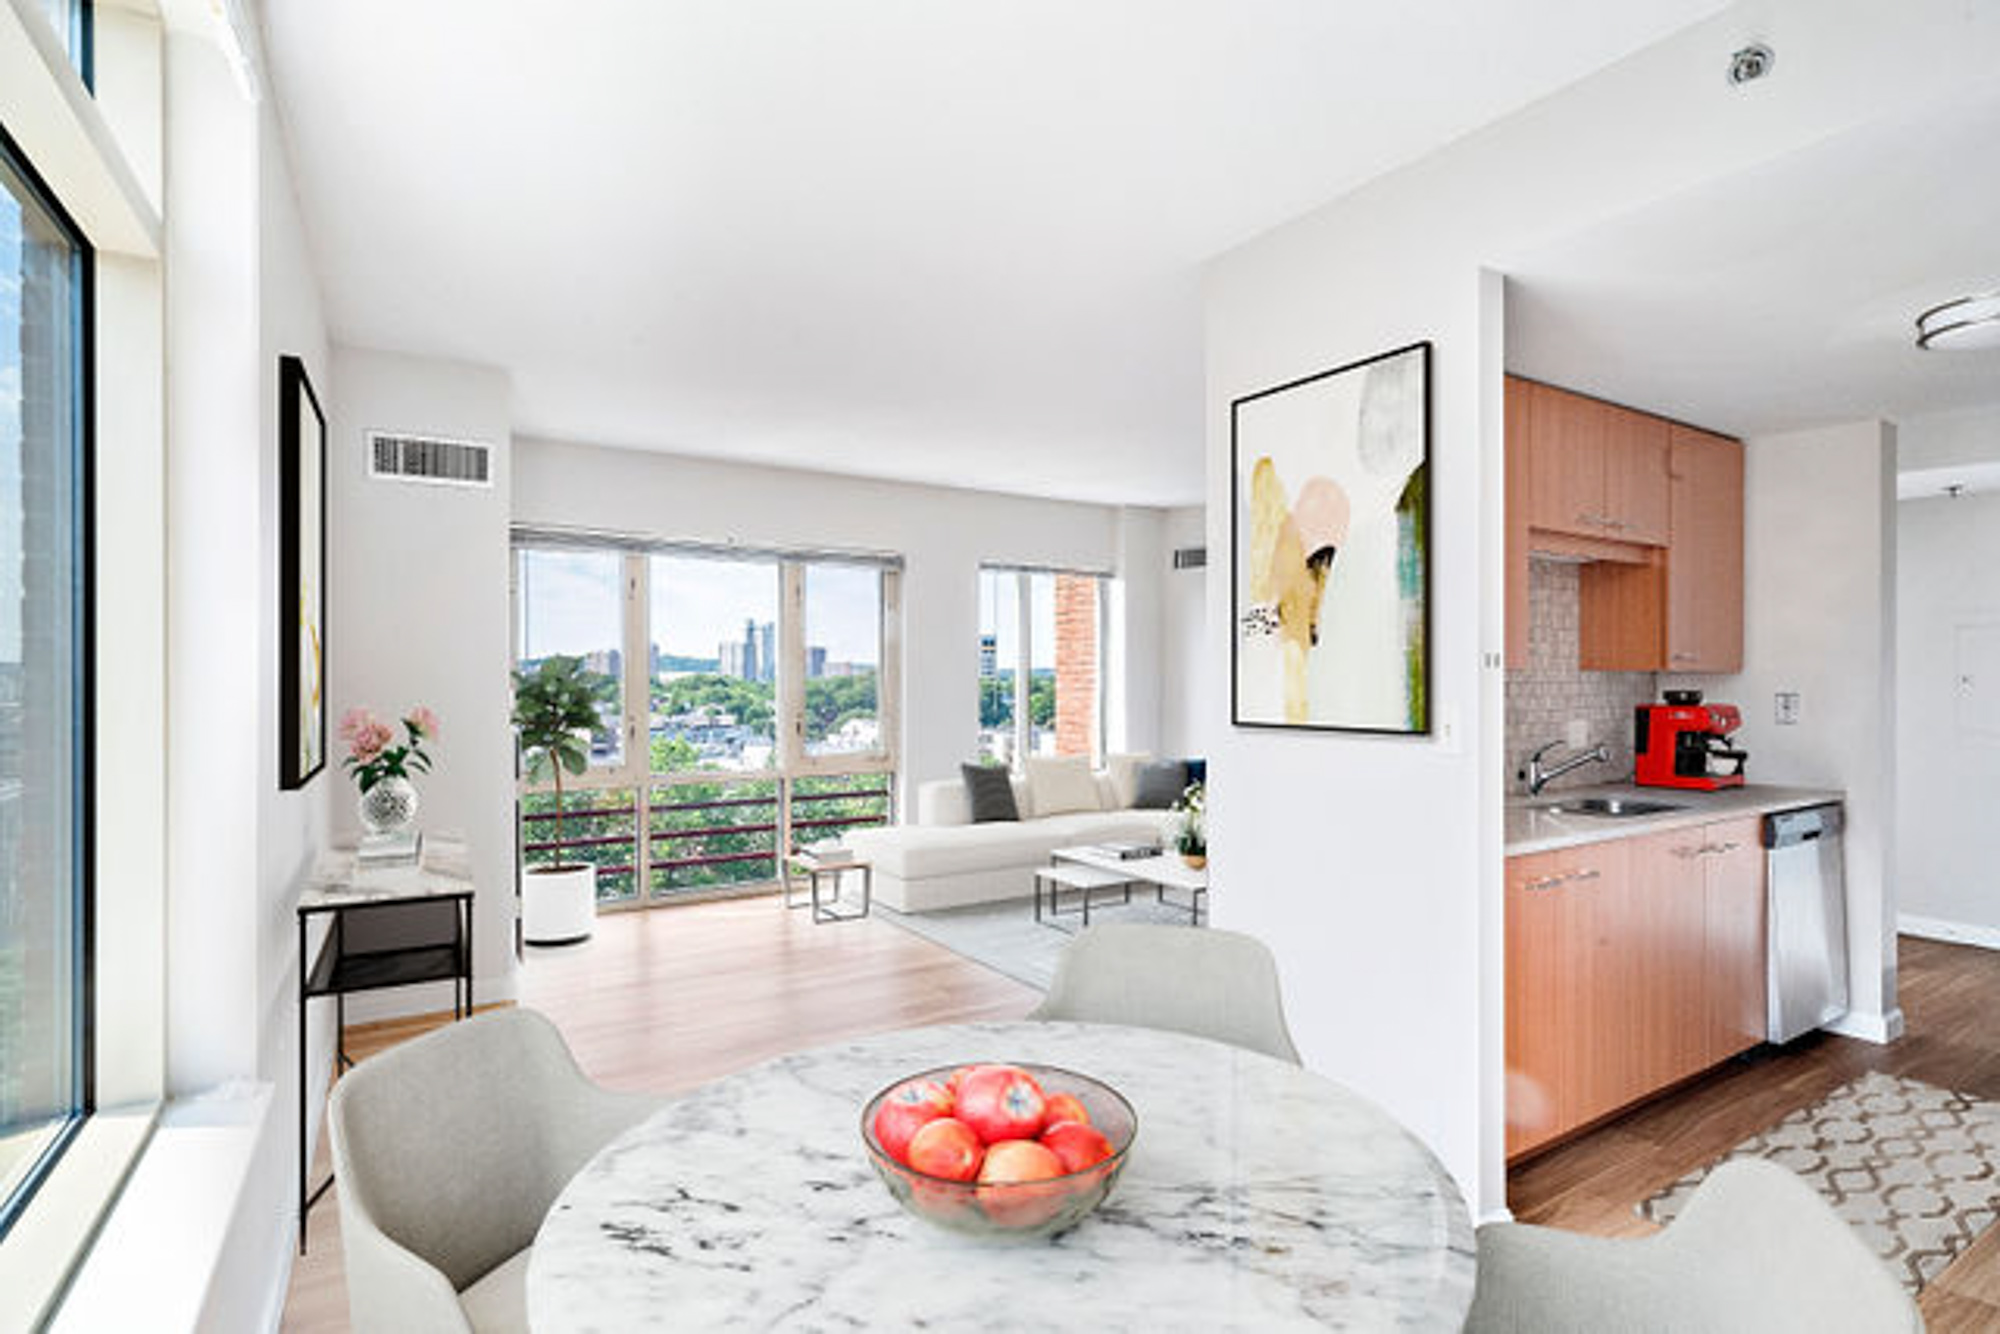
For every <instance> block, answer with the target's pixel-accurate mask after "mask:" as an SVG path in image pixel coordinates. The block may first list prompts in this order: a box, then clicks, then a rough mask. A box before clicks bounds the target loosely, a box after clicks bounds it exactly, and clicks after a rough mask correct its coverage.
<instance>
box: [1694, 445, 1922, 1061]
mask: <svg viewBox="0 0 2000 1334" xmlns="http://www.w3.org/2000/svg"><path fill="white" fill-rule="evenodd" d="M1895 464H1896V430H1895V428H1894V427H1893V426H1889V425H1886V424H1885V423H1882V422H1857V423H1853V424H1850V425H1845V426H1837V427H1829V428H1826V429H1823V430H1814V431H1796V432H1791V433H1788V434H1785V435H1773V436H1761V437H1753V438H1751V439H1749V440H1746V441H1745V442H1744V498H1743V521H1744V551H1743V567H1744V594H1743V629H1744V639H1743V662H1744V670H1743V671H1742V672H1741V673H1739V674H1737V675H1734V676H1672V677H1665V678H1662V681H1661V684H1662V686H1664V687H1667V688H1671V687H1673V686H1676V685H1693V686H1696V687H1698V688H1700V689H1701V690H1703V691H1705V692H1706V693H1707V695H1708V697H1709V698H1710V699H1714V700H1721V701H1727V702H1730V703H1734V704H1737V705H1739V706H1740V707H1741V708H1742V710H1743V730H1742V731H1741V732H1740V733H1738V734H1737V740H1738V741H1740V742H1741V743H1742V744H1743V747H1744V749H1745V750H1747V751H1749V753H1750V760H1749V772H1750V776H1751V779H1752V781H1754V782H1759V783H1784V784H1796V785H1801V786H1807V787H1827V788H1839V789H1842V790H1844V791H1845V792H1846V793H1847V820H1848V823H1847V834H1846V853H1847V913H1848V921H1847V937H1848V981H1849V988H1848V994H1849V1014H1848V1017H1847V1019H1845V1020H1843V1021H1842V1022H1841V1024H1840V1025H1839V1028H1840V1029H1841V1031H1844V1032H1849V1033H1852V1034H1853V1035H1855V1036H1858V1037H1867V1038H1872V1039H1875V1040H1877V1041H1880V1040H1882V1039H1884V1038H1885V1037H1893V1036H1894V1035H1895V1034H1897V1033H1899V1032H1901V1031H1902V1013H1901V1011H1900V1010H1899V1009H1898V1008H1897V1007H1896V1000H1895V997H1896V948H1895V946H1896V939H1895V916H1896V904H1895V900H1896V888H1895V885H1896V869H1895V868H1896V862H1895V844H1896V818H1897V817H1896V809H1897V806H1898V804H1899V801H1900V798H1899V796H1898V792H1897V777H1896V774H1897V769H1896V745H1895V735H1896V733H1895V718H1896V618H1897V606H1896V583H1897V574H1896V563H1897V551H1896V487H1895ZM1781 690H1782V691H1797V692H1798V693H1799V694H1800V696H1801V701H1800V720H1799V722H1798V724H1797V725H1787V726H1780V725H1778V723H1777V722H1776V721H1775V701H1774V699H1773V696H1774V695H1775V694H1776V693H1777V692H1778V691H1781Z"/></svg>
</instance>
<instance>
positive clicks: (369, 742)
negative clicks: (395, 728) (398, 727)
mask: <svg viewBox="0 0 2000 1334" xmlns="http://www.w3.org/2000/svg"><path fill="white" fill-rule="evenodd" d="M395 739H396V734H395V733H394V732H391V731H390V730H389V728H388V726H387V725H386V724H384V723H379V722H377V721H375V720H374V719H373V718H370V719H369V720H368V721H367V722H365V723H363V724H362V725H361V726H360V727H359V728H358V729H356V731H355V733H354V735H353V736H352V737H350V738H349V739H348V743H347V744H348V753H349V754H351V755H352V756H353V757H354V760H355V762H356V763H357V764H367V763H368V762H369V761H370V760H373V759H374V758H375V757H376V756H378V755H380V754H381V753H382V752H383V751H384V750H385V749H387V748H388V745H389V743H390V742H392V741H394V740H395Z"/></svg>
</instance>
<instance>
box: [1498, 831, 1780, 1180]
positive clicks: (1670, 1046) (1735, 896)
mask: <svg viewBox="0 0 2000 1334" xmlns="http://www.w3.org/2000/svg"><path fill="white" fill-rule="evenodd" d="M1757 828H1758V827H1757V821H1756V819H1755V818H1751V819H1746V820H1740V821H1729V822H1724V823H1719V824H1712V825H1705V826H1699V827H1696V828H1693V829H1683V830H1674V831H1670V832H1667V833H1661V834H1652V835H1643V836H1636V837H1632V838H1624V839H1611V840H1607V841H1605V842H1601V843H1593V844H1588V845H1586V846H1584V847H1580V848H1574V849H1565V850H1563V851H1559V852H1548V853H1536V854H1531V855H1528V856H1523V857H1514V858H1510V859H1509V860H1508V862H1507V886H1506V895H1507V902H1506V948H1507V963H1506V1034H1507V1038H1506V1040H1507V1155H1508V1157H1510V1158H1513V1157H1517V1156H1519V1155H1521V1154H1524V1153H1527V1152H1530V1151H1532V1150H1534V1149H1536V1148H1539V1147H1541V1146H1542V1145H1545V1144H1548V1143H1551V1142H1553V1141H1555V1140H1557V1139H1560V1138H1561V1137H1562V1136H1564V1135H1566V1134H1568V1133H1569V1132H1570V1131H1572V1130H1575V1129H1577V1128H1578V1127H1580V1126H1584V1125H1588V1124H1590V1123H1591V1122H1593V1121H1596V1120H1598V1119H1600V1118H1602V1117H1604V1116H1607V1115H1609V1114H1610V1113H1612V1112H1615V1111H1617V1110H1618V1109H1619V1108H1621V1107H1626V1106H1629V1105H1631V1104H1632V1103H1634V1102H1637V1101H1639V1100H1640V1099H1642V1098H1645V1097H1647V1096H1648V1095H1650V1094H1652V1093H1654V1092H1657V1091H1658V1090H1660V1089H1663V1088H1666V1087H1668V1086H1669V1085H1672V1084H1675V1083H1678V1082H1679V1081H1681V1080H1683V1079H1686V1078H1687V1077H1688V1076H1690V1075H1693V1074H1696V1073H1699V1072H1700V1071H1702V1070H1704V1069H1706V1068H1708V1067H1709V1066H1711V1065H1714V1064H1715V1063H1717V1062H1718V1061H1722V1060H1726V1059H1728V1058H1729V1057H1730V1056H1733V1055H1735V1054H1736V1053H1737V1052H1740V1051H1743V1050H1746V1049H1747V1048H1749V1047H1752V1046H1755V1045H1756V1044H1757V1043H1758V1042H1759V1041H1761V1040H1762V1038H1763V1032H1764V934H1763V930H1764V927H1763V924H1764V864H1763V852H1762V849H1761V848H1760V847H1759V846H1758V842H1757Z"/></svg>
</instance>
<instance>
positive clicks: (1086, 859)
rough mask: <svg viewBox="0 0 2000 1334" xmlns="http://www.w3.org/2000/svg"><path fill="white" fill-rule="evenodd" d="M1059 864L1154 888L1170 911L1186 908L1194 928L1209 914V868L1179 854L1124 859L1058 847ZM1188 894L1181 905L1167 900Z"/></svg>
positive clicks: (1099, 851)
mask: <svg viewBox="0 0 2000 1334" xmlns="http://www.w3.org/2000/svg"><path fill="white" fill-rule="evenodd" d="M1050 856H1051V857H1053V858H1054V859H1055V861H1056V862H1057V864H1061V863H1064V862H1068V863H1070V864H1072V865H1075V866H1087V867H1090V868H1092V869H1094V870H1099V871H1105V872H1108V873H1110V874H1113V875H1116V876H1118V877H1120V878H1121V879H1124V880H1127V881H1130V882H1131V883H1132V884H1135V885H1151V886H1152V887H1153V893H1154V897H1155V898H1156V899H1157V900H1158V901H1159V902H1160V903H1163V904H1165V905H1166V906H1167V907H1170V908H1180V909H1183V910H1184V911H1185V912H1186V913H1187V915H1188V921H1189V923H1190V924H1191V925H1194V926H1200V925H1201V919H1202V915H1203V914H1204V913H1206V912H1207V911H1208V868H1207V867H1205V866H1204V867H1202V868H1201V869H1199V870H1197V869H1195V868H1194V867H1192V866H1189V865H1188V864H1187V863H1186V862H1184V861H1182V860H1181V858H1180V854H1179V853H1177V852H1164V851H1163V852H1160V853H1158V854H1156V855H1154V856H1151V857H1120V856H1118V855H1117V854H1116V853H1111V852H1106V851H1105V850H1104V849H1102V848H1098V847H1091V846H1089V845H1084V846H1081V847H1074V848H1057V849H1056V850H1055V851H1054V852H1053V853H1051V854H1050ZM1170 889H1171V890H1174V891H1176V892H1177V893H1182V894H1186V895H1187V902H1185V903H1179V902H1176V901H1174V900H1173V899H1170V898H1168V897H1167V891H1168V890H1170Z"/></svg>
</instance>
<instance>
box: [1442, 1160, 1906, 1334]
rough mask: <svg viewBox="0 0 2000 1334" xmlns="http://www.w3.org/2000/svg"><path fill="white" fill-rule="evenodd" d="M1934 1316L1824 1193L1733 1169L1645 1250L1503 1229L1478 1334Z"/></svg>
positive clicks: (1478, 1307) (1486, 1278) (1475, 1308)
mask: <svg viewBox="0 0 2000 1334" xmlns="http://www.w3.org/2000/svg"><path fill="white" fill-rule="evenodd" d="M1923 1327H1924V1322H1923V1317H1922V1316H1920V1315H1918V1314H1917V1308H1916V1304H1915V1303H1913V1302H1912V1301H1911V1300H1910V1298H1909V1296H1908V1295H1907V1294H1905V1293H1904V1291H1903V1289H1902V1286H1901V1285H1900V1284H1898V1283H1897V1282H1896V1279H1895V1277H1894V1276H1893V1275H1891V1274H1890V1272H1889V1271H1888V1269H1887V1268H1885V1267H1884V1266H1883V1264H1882V1262H1881V1261H1880V1260H1878V1259H1877V1258H1876V1257H1875V1255H1874V1254H1873V1252H1871V1251H1870V1250H1869V1249H1868V1248H1867V1247H1866V1246H1865V1245H1863V1244H1862V1243H1861V1240H1860V1239H1859V1238H1858V1237H1856V1236H1855V1235H1854V1233H1853V1232H1851V1231H1849V1230H1848V1227H1847V1225H1846V1224H1845V1223H1843V1222H1841V1221H1840V1218H1839V1216H1838V1215H1836V1214H1835V1213H1834V1212H1833V1210H1832V1209H1830V1208H1828V1207H1827V1204H1826V1202H1825V1201H1824V1200H1822V1199H1820V1197H1819V1196H1818V1195H1817V1194H1815V1193H1814V1191H1813V1189H1812V1187H1810V1186H1808V1185H1807V1184H1806V1183H1805V1182H1803V1181H1801V1180H1799V1178H1798V1177H1796V1176H1794V1175H1793V1174H1792V1173H1790V1172H1788V1171H1786V1170H1785V1169H1784V1168H1782V1167H1779V1166H1777V1165H1776V1164H1774V1163H1769V1162H1766V1161H1764V1160H1763V1159H1761V1158H1746V1159H1738V1160H1735V1161H1731V1162H1727V1163H1724V1164H1723V1165H1722V1166H1720V1167H1718V1168H1716V1169H1715V1171H1713V1172H1711V1173H1710V1174H1709V1176H1708V1179H1707V1180H1706V1181H1704V1182H1702V1183H1701V1186H1700V1188H1699V1189H1697V1190H1696V1191H1695V1193H1694V1197H1693V1198H1692V1199H1690V1200H1689V1201H1688V1203H1687V1207H1686V1208H1685V1209H1684V1210H1682V1211H1681V1216H1680V1217H1679V1218H1678V1219H1677V1220H1676V1221H1675V1222H1674V1224H1673V1226H1671V1227H1669V1228H1668V1229H1667V1230H1666V1231H1664V1232H1662V1233H1660V1234H1659V1235H1658V1236H1653V1237H1642V1238H1639V1239H1637V1240H1629V1239H1628V1240H1622V1241H1619V1240H1612V1239H1610V1238H1606V1237H1585V1236H1579V1235H1577V1234H1576V1233H1573V1232H1560V1231H1557V1230H1556V1229H1554V1228H1545V1227H1530V1226H1527V1225H1525V1224H1520V1223H1491V1224H1488V1225H1487V1226H1485V1227H1482V1228H1480V1229H1479V1287H1478V1291H1477V1292H1476V1293H1475V1294H1474V1296H1473V1301H1472V1314H1471V1316H1470V1317H1469V1318H1468V1319H1467V1320H1466V1323H1465V1328H1466V1331H1467V1334H1600V1331H1604V1330H1619V1331H1628V1332H1629V1334H1753V1331H1754V1334H1792V1332H1796V1334H1907V1332H1908V1331H1921V1330H1922V1329H1923Z"/></svg>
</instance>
